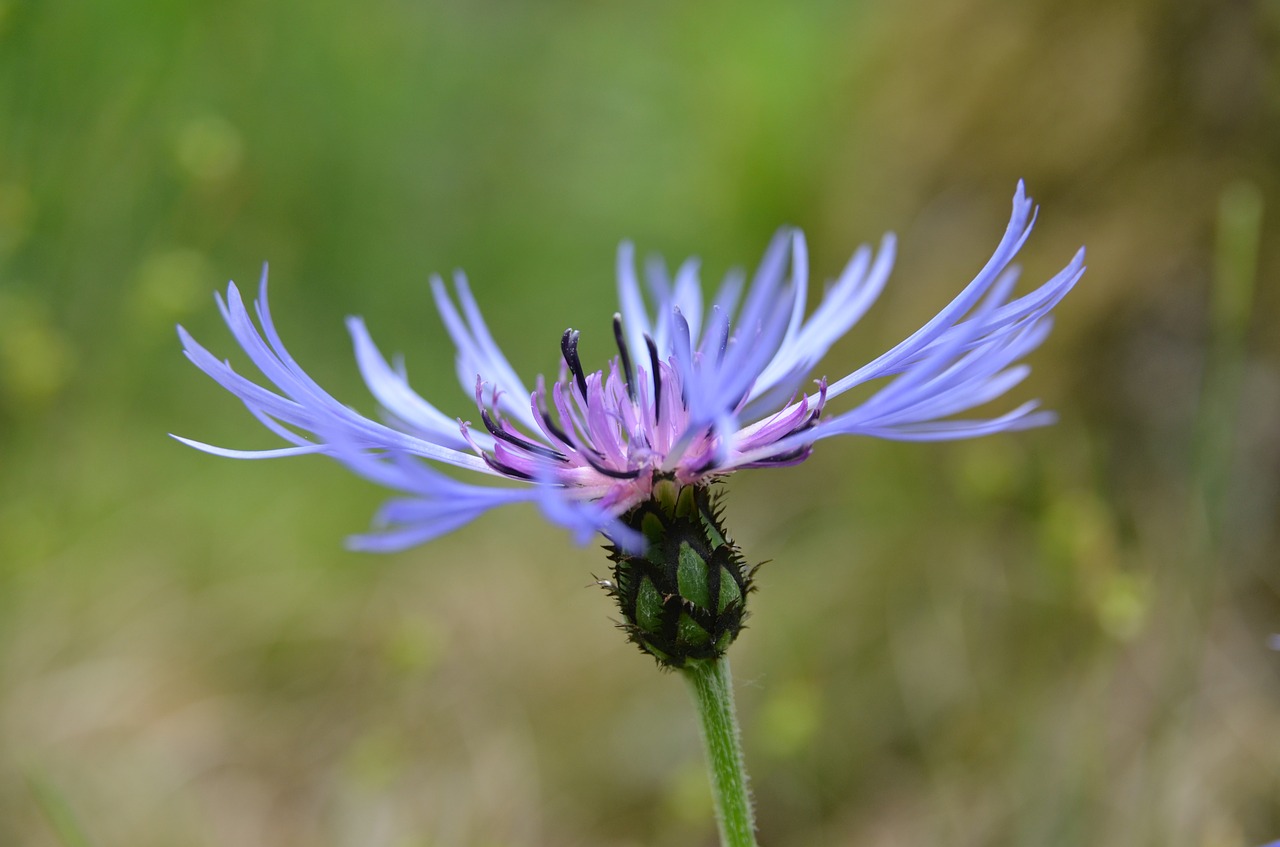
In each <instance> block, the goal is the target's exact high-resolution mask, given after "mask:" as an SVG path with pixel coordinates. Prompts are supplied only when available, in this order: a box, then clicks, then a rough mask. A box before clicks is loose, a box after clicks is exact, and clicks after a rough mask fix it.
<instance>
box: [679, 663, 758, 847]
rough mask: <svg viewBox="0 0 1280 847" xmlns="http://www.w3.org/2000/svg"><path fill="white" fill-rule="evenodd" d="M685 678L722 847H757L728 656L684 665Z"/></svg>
mask: <svg viewBox="0 0 1280 847" xmlns="http://www.w3.org/2000/svg"><path fill="white" fill-rule="evenodd" d="M684 677H685V679H687V680H688V681H689V687H690V688H692V689H693V698H694V700H695V701H696V702H697V704H698V717H699V718H700V719H701V721H702V741H703V743H704V745H705V746H706V748H707V769H708V770H709V771H710V776H711V794H712V796H713V797H714V799H715V804H716V824H717V825H718V826H719V828H720V844H721V847H756V834H755V830H756V827H755V818H754V816H753V815H752V812H751V794H750V792H748V791H747V772H746V768H745V767H743V763H742V745H741V743H740V740H739V737H738V717H737V713H736V712H735V711H734V707H733V676H732V675H731V674H730V673H729V660H728V659H727V658H721V659H716V660H714V661H709V662H708V661H701V662H690V663H689V664H688V665H686V666H685V668H684Z"/></svg>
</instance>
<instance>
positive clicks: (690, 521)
mask: <svg viewBox="0 0 1280 847" xmlns="http://www.w3.org/2000/svg"><path fill="white" fill-rule="evenodd" d="M622 520H623V522H624V523H626V525H627V526H628V527H630V528H631V529H634V530H637V531H639V532H641V533H643V535H644V537H645V540H646V541H647V542H648V547H647V549H646V551H645V554H644V556H634V555H629V554H627V553H625V552H623V551H622V550H621V549H619V548H617V547H612V548H610V555H609V558H610V560H611V561H612V562H613V565H614V566H613V580H612V581H610V582H607V583H604V585H605V587H606V588H608V589H609V592H610V593H611V594H612V595H613V596H614V597H615V598H616V599H617V601H618V608H619V609H621V610H622V615H623V618H624V619H625V622H624V623H623V628H624V629H625V630H626V631H627V633H628V635H629V636H630V637H631V640H632V641H634V642H635V643H636V644H638V645H639V646H640V649H642V650H644V651H645V652H647V653H650V654H651V655H653V656H654V657H655V658H656V659H657V660H658V661H659V662H660V663H661V664H664V665H667V666H669V667H676V668H680V667H684V666H685V664H686V663H687V662H688V661H689V660H691V659H695V660H696V659H717V658H719V657H720V656H722V655H724V651H725V650H726V649H727V648H728V647H729V645H730V644H732V643H733V640H734V639H735V638H737V637H738V633H739V632H741V631H742V624H743V621H744V620H745V619H746V610H745V606H746V596H747V594H748V593H749V592H750V591H751V590H752V584H751V582H752V581H751V577H752V573H753V572H754V568H748V567H747V566H746V565H744V564H743V561H742V555H741V553H740V552H739V550H738V547H737V545H736V544H734V543H733V541H732V540H731V539H730V538H729V537H728V535H727V534H726V533H725V531H724V527H723V525H722V524H721V522H720V515H719V512H718V510H717V509H716V508H715V506H714V505H713V503H712V498H711V492H710V490H709V488H708V487H707V486H703V485H687V486H684V487H679V486H677V484H676V483H675V482H674V481H673V480H669V479H664V480H660V481H659V482H658V483H657V484H655V485H654V488H653V498H652V499H650V500H648V501H646V502H644V503H642V504H641V505H639V506H637V507H635V508H634V509H632V510H631V511H630V512H628V513H627V514H626V515H624V516H623V518H622Z"/></svg>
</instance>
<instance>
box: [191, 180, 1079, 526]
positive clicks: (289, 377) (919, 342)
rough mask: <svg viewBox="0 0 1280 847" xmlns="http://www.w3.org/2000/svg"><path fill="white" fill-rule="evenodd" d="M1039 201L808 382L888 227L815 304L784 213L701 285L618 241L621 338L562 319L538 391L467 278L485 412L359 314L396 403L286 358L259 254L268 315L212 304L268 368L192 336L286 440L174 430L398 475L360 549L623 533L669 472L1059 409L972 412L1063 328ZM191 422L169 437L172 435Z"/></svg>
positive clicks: (963, 434) (462, 318)
mask: <svg viewBox="0 0 1280 847" xmlns="http://www.w3.org/2000/svg"><path fill="white" fill-rule="evenodd" d="M1033 223H1034V206H1033V204H1032V202H1031V200H1030V198H1028V197H1027V196H1026V194H1025V191H1024V188H1023V185H1022V183H1019V184H1018V188H1017V192H1016V193H1015V195H1014V198H1013V212H1012V215H1011V216H1010V219H1009V225H1008V227H1007V229H1006V230H1005V233H1004V236H1003V237H1002V238H1001V240H1000V243H999V244H998V245H997V247H996V250H995V252H994V253H993V255H992V256H991V258H990V260H989V261H988V262H987V263H986V265H985V266H984V267H983V268H982V270H981V271H979V272H978V275H977V276H976V277H974V279H973V280H972V281H971V282H970V283H969V284H968V285H966V286H965V287H964V288H963V289H962V290H961V291H960V293H959V294H958V295H957V296H956V297H955V299H954V300H952V301H951V302H950V303H949V304H947V305H946V306H945V307H944V308H943V309H942V310H941V311H940V312H938V313H937V314H936V315H935V316H934V317H933V318H931V319H930V320H929V321H928V322H927V323H926V324H925V325H924V326H922V327H920V328H919V329H918V330H916V331H915V332H913V333H912V334H911V335H910V336H908V337H907V338H906V339H904V340H903V341H902V342H901V343H899V344H897V345H896V346H894V347H893V348H892V349H890V350H888V351H887V352H885V353H883V354H882V355H880V356H879V357H877V358H876V359H874V360H873V361H871V362H869V363H867V364H865V365H863V366H862V367H860V368H858V369H856V370H854V371H853V372H851V373H848V374H847V375H845V376H841V377H840V378H838V379H835V380H834V381H828V380H827V379H826V378H825V377H821V378H818V379H817V380H816V381H811V380H813V374H814V369H815V368H816V367H817V366H818V363H819V362H820V361H821V359H822V358H823V356H824V355H825V354H826V352H827V351H828V350H829V349H830V347H831V346H832V345H833V344H834V343H835V342H836V341H837V340H838V339H840V338H841V337H842V336H843V335H844V334H845V333H846V332H848V331H849V329H850V328H851V327H852V326H853V325H854V324H855V323H857V322H858V320H859V319H861V318H862V316H863V315H864V314H865V313H866V311H867V310H868V309H869V308H870V306H871V305H872V303H873V302H874V301H875V300H876V298H877V296H878V295H879V293H880V291H881V289H882V288H883V287H884V284H885V282H886V280H887V279H888V276H889V271H890V268H891V267H892V264H893V257H894V249H895V241H894V238H893V236H891V235H890V236H886V237H885V238H884V239H883V240H882V242H881V244H880V248H879V250H878V251H875V252H874V253H873V251H872V250H871V249H870V248H869V247H865V246H864V247H862V248H860V249H859V250H858V251H857V252H856V253H855V254H854V255H853V257H852V259H851V260H850V261H849V263H848V264H847V265H846V267H845V268H844V270H843V272H842V273H841V274H840V276H839V277H838V278H837V279H836V280H835V281H834V282H833V283H831V284H830V286H829V287H828V288H827V290H826V292H825V294H824V295H823V296H822V298H821V300H820V301H819V302H818V303H817V305H816V307H815V308H814V309H813V310H812V311H811V312H809V311H808V303H807V299H806V298H807V295H808V259H807V252H806V247H805V241H804V237H803V235H802V234H801V233H800V232H799V231H797V230H794V229H782V230H780V231H779V232H778V234H777V235H776V236H775V237H774V238H773V240H772V242H771V243H770V245H769V247H768V249H767V250H766V251H765V255H764V258H763V259H762V261H761V263H760V265H759V268H758V269H757V271H756V273H755V274H754V276H753V277H752V279H751V280H750V282H749V284H748V283H747V281H746V280H745V278H744V277H742V276H740V275H730V276H729V277H728V278H727V279H726V280H725V282H724V283H723V284H722V285H721V286H720V288H719V289H718V290H717V292H716V293H715V295H714V296H713V297H711V299H710V300H704V294H703V289H702V286H701V284H700V283H699V280H698V269H697V265H696V263H694V262H693V261H689V262H686V263H685V264H684V265H682V266H681V267H680V268H679V269H678V270H677V272H676V274H675V276H674V278H670V277H669V275H668V274H667V272H666V270H665V268H663V267H662V266H661V265H652V266H650V267H649V268H648V271H649V272H648V274H647V277H648V278H647V290H644V289H642V287H641V284H640V282H639V281H638V278H637V275H636V271H635V262H634V255H633V251H632V248H631V245H629V244H626V243H624V244H623V245H622V247H621V248H620V249H619V251H618V269H617V276H618V283H617V284H618V297H619V301H620V305H621V308H620V313H619V314H618V315H615V316H614V322H613V331H614V335H615V338H616V341H617V346H618V355H617V356H615V357H613V358H612V359H611V360H610V361H609V362H608V363H607V364H606V366H605V368H604V369H603V370H597V371H593V372H588V371H587V370H586V369H585V368H584V366H583V364H582V362H581V360H580V359H579V356H578V349H577V348H578V333H577V332H576V331H573V330H569V331H566V332H565V333H564V335H563V336H562V337H561V352H562V356H563V364H562V366H561V368H560V373H559V374H558V376H557V377H556V378H555V379H554V380H553V381H550V382H548V381H547V380H546V379H544V378H542V377H539V378H538V379H537V381H536V382H535V384H534V388H533V390H532V391H531V390H529V388H528V387H527V386H526V385H525V383H524V382H522V381H521V379H520V376H519V375H518V374H517V373H516V371H515V369H514V368H512V366H511V364H510V362H509V361H508V360H507V358H506V357H505V356H504V355H503V354H502V351H501V350H500V349H499V347H498V345H497V344H496V343H495V342H494V339H493V337H492V336H491V335H490V333H489V330H488V328H487V327H486V325H485V322H484V318H483V317H482V316H481V313H480V309H479V307H478V306H477V303H476V300H475V298H474V297H473V296H472V294H471V290H470V288H469V287H468V285H467V282H466V280H465V279H464V278H463V277H462V276H461V274H459V275H457V276H456V278H455V280H454V285H453V290H452V292H450V290H449V289H448V287H447V286H446V285H445V284H444V282H443V281H442V280H441V279H439V278H434V279H433V280H432V283H431V287H432V293H433V295H434V298H435V302H436V306H437V308H438V310H439V312H440V315H441V318H442V320H443V322H444V326H445V329H446V331H447V332H448V333H449V336H450V337H451V338H452V340H453V342H454V344H455V345H456V347H457V351H458V354H457V362H456V365H457V373H458V378H459V381H460V382H461V384H462V387H463V389H464V390H465V391H466V392H467V393H468V394H470V395H472V396H473V397H474V398H475V402H476V405H477V408H478V417H479V425H473V424H472V423H470V422H467V421H462V420H459V419H455V418H452V417H450V416H449V415H448V414H446V413H444V412H442V411H441V410H440V409H438V408H437V407H436V406H435V405H434V404H432V403H431V402H429V401H428V400H426V399H425V398H423V397H422V396H421V395H419V394H418V393H417V392H415V391H414V390H413V389H412V388H411V387H410V386H409V383H408V380H407V377H406V375H405V373H404V369H403V367H400V366H398V365H393V364H392V363H390V362H388V361H387V359H386V357H384V356H383V354H382V353H381V351H380V350H379V349H378V347H377V346H376V345H375V344H374V342H373V340H372V338H371V337H370V335H369V333H368V331H367V330H366V328H365V325H364V323H363V321H361V320H360V319H359V318H354V317H353V318H350V319H349V320H348V322H347V328H348V331H349V332H350V335H351V338H352V341H353V344H354V347H355V356H356V362H357V364H358V366H359V368H360V372H361V375H362V376H363V377H364V380H365V382H366V383H367V385H368V387H369V390H370V392H371V393H372V394H373V395H374V397H375V398H376V399H377V401H378V403H379V404H380V405H381V407H382V412H383V416H382V417H383V421H384V422H379V421H375V420H373V419H370V418H368V417H366V416H364V415H362V414H360V413H358V412H356V411H354V410H353V409H351V408H350V407H349V406H347V405H345V404H344V403H342V402H340V401H338V400H337V399H335V398H334V397H332V396H331V395H330V394H329V393H327V392H326V391H325V390H324V389H323V388H321V387H320V385H319V384H317V383H316V382H315V381H314V380H313V379H311V377H310V376H308V375H307V373H306V372H305V371H304V370H303V369H302V368H301V367H300V366H299V365H298V364H297V362H295V361H294V359H293V357H292V356H290V355H289V352H288V350H287V349H286V348H285V346H284V343H283V342H282V341H281V339H280V336H279V334H278V333H277V331H276V328H275V324H274V322H273V321H272V318H271V312H270V309H269V307H268V304H267V275H266V270H265V268H264V270H263V275H262V280H261V283H260V288H259V294H258V298H257V300H256V301H254V303H253V315H256V318H257V321H256V322H255V321H254V317H253V316H251V314H250V311H249V307H248V306H247V305H246V304H245V302H244V300H243V299H242V298H241V296H240V292H239V290H238V289H237V288H236V286H235V284H234V283H232V284H230V285H228V287H227V291H226V297H225V299H224V298H223V297H221V296H219V297H218V306H219V308H220V309H221V311H222V315H223V318H224V319H225V320H226V322H227V325H228V326H229V327H230V329H231V332H232V334H233V335H234V337H235V339H236V341H237V342H238V343H239V345H240V346H241V347H242V348H243V349H244V351H245V353H247V354H248V356H249V358H250V360H251V361H252V362H253V364H254V365H255V366H256V367H257V368H258V369H259V370H260V371H261V373H262V376H263V377H265V378H266V381H267V382H268V383H270V386H271V387H265V386H264V385H263V384H259V383H258V382H255V381H254V380H252V379H249V378H247V377H245V376H243V375H241V374H240V373H238V372H236V371H235V370H233V369H232V367H231V365H230V363H229V362H226V361H223V360H220V359H218V358H217V357H215V356H214V355H213V354H211V353H210V352H209V351H208V350H206V349H205V348H204V347H203V346H201V345H200V344H199V343H198V342H197V341H196V340H195V339H194V338H192V337H191V335H190V334H189V333H187V332H186V330H184V329H183V328H182V327H179V328H178V333H179V336H180V337H181V339H182V343H183V347H184V350H185V352H186V355H187V357H188V358H189V359H191V361H192V362H194V363H195V364H196V366H197V367H199V368H200V369H201V370H202V371H204V372H205V373H207V374H208V375H209V376H211V377H212V378H213V379H214V380H215V381H216V382H218V384H219V385H221V386H223V387H224V388H226V389H227V390H228V391H230V392H231V393H232V394H234V395H235V396H236V397H237V398H239V399H240V401H241V402H243V403H244V405H245V406H246V407H247V408H248V409H249V411H250V413H252V414H253V415H254V417H256V418H257V419H258V420H259V421H261V422H262V423H263V425H264V426H266V427H267V428H268V429H269V430H271V431H272V432H273V433H275V434H276V435H277V436H279V437H280V438H281V439H282V440H283V441H284V442H286V444H287V445H288V446H285V447H281V448H277V449H270V450H261V451H246V450H230V449H226V448H222V447H215V446H212V445H209V444H204V443H201V442H198V441H193V440H190V439H187V438H178V440H179V441H182V442H183V443H185V444H188V445H190V446H192V447H195V448H197V449H200V450H203V451H205V452H209V453H213V454H215V455H220V456H229V457H232V458H274V457H280V456H292V455H299V454H307V453H322V454H325V455H327V456H330V457H331V458H333V459H336V460H337V461H339V462H341V463H343V464H344V465H346V466H347V467H348V468H350V469H351V470H352V471H354V472H355V473H357V474H359V475H360V476H363V477H365V478H367V479H369V480H371V481H373V482H375V483H377V484H379V485H383V486H385V487H387V488H390V489H393V490H395V491H398V492H400V493H401V495H403V496H401V497H398V498H396V499H394V500H391V501H389V502H388V503H386V504H385V505H384V506H383V507H382V508H381V509H380V510H379V512H378V514H377V515H376V517H375V520H374V528H373V530H372V531H371V532H370V533H368V534H364V535H358V536H355V537H354V538H353V539H351V544H352V546H353V547H355V548H357V549H365V550H380V551H391V550H401V549H404V548H407V547H410V546H413V545H415V544H420V543H423V542H426V541H429V540H431V539H433V538H435V537H437V536H439V535H442V534H444V533H447V532H449V531H451V530H453V529H456V528H457V527H459V526H462V525H463V524H465V523H467V522H469V521H471V520H473V519H475V518H476V517H478V516H479V515H481V514H482V513H484V512H486V511H488V510H490V509H493V508H495V507H497V506H503V505H507V504H510V503H517V502H533V503H536V504H537V505H538V506H539V507H540V508H541V509H542V511H543V513H544V514H545V515H546V516H547V518H548V519H550V520H551V521H553V522H555V523H557V524H560V525H562V526H565V527H567V528H568V529H570V530H571V531H572V532H573V533H574V535H575V537H576V539H577V540H578V541H579V542H580V543H585V542H586V541H588V540H590V539H591V538H592V537H593V536H594V535H595V534H596V533H597V532H599V533H603V534H604V535H605V536H607V537H608V538H609V539H610V541H611V542H612V543H613V544H614V545H616V546H617V547H618V548H620V549H621V550H640V549H642V548H643V547H644V544H645V542H644V539H643V536H642V535H641V533H640V532H639V531H637V529H635V528H634V526H629V525H628V524H627V522H626V521H625V520H624V518H625V517H626V516H627V515H629V514H633V513H634V510H635V509H636V508H637V507H638V506H640V505H641V504H643V503H646V502H649V501H650V500H651V499H652V498H653V496H654V490H655V486H658V485H661V484H663V483H664V482H665V481H668V480H669V481H672V482H674V483H675V484H676V485H677V486H681V487H684V486H692V487H697V488H701V487H704V486H705V485H706V484H709V483H710V482H712V481H715V480H717V479H720V478H723V477H724V476H725V475H727V474H730V473H732V472H733V471H736V470H739V469H743V468H763V467H778V466H784V465H792V464H797V463H799V462H801V461H804V460H805V459H806V458H808V456H809V455H810V453H811V452H812V450H813V446H814V444H815V443H816V442H818V441H820V440H822V439H824V438H828V437H830V436H833V435H870V436H876V437H879V438H889V439H897V440H914V441H936V440H946V439H956V438H970V437H974V436H980V435H987V434H990V433H995V432H1003V431H1010V430H1018V429H1026V428H1028V427H1035V426H1041V425H1044V424H1047V423H1050V422H1051V421H1052V419H1053V417H1052V415H1051V413H1048V412H1045V411H1041V410H1040V409H1039V408H1038V404H1037V403H1035V402H1028V403H1024V404H1022V405H1020V406H1018V407H1016V408H1014V409H1012V410H1011V411H1008V412H1006V413H1004V414H1001V415H999V416H997V417H991V418H981V417H980V418H975V419H968V418H960V417H957V416H959V415H963V414H964V413H966V412H968V411H969V410H971V409H974V408H977V407H979V406H982V405H984V404H986V403H988V402H990V401H993V400H996V399H997V398H999V397H1001V396H1002V395H1004V394H1005V393H1006V392H1007V391H1008V390H1009V389H1010V388H1012V387H1013V386H1014V385H1016V384H1017V383H1019V382H1020V381H1022V379H1023V378H1025V377H1026V375H1027V373H1028V371H1029V368H1028V366H1027V365H1025V364H1022V360H1023V358H1025V357H1026V355H1027V354H1028V353H1030V352H1031V351H1032V350H1034V349H1035V348H1036V347H1037V346H1039V345H1040V344H1041V343H1042V342H1043V341H1044V339H1045V337H1046V336H1047V335H1048V333H1049V330H1050V327H1051V324H1052V318H1051V312H1052V310H1053V308H1054V307H1055V306H1056V305H1057V304H1058V303H1059V302H1060V301H1061V300H1062V298H1063V297H1064V296H1065V295H1066V293H1067V292H1068V291H1070V290H1071V288H1072V286H1074V285H1075V283H1076V282H1077V280H1079V279H1080V276H1081V275H1082V274H1083V273H1084V250H1083V249H1081V250H1080V251H1078V252H1077V253H1076V254H1075V256H1074V257H1073V258H1072V259H1071V261H1070V262H1069V263H1068V264H1067V266H1066V267H1065V268H1063V269H1062V270H1061V271H1059V272H1058V273H1057V274H1055V275H1054V276H1053V277H1052V278H1051V279H1049V280H1048V281H1047V282H1045V283H1044V284H1043V285H1041V286H1040V287H1038V288H1036V289H1034V290H1033V291H1031V292H1030V293H1027V294H1024V295H1022V296H1020V297H1017V298H1012V299H1011V293H1012V290H1013V287H1014V284H1015V282H1016V280H1017V276H1018V269H1017V267H1016V266H1015V265H1013V264H1012V262H1013V259H1014V256H1015V255H1016V254H1017V252H1018V251H1019V249H1021V247H1022V245H1023V243H1024V242H1025V241H1026V239H1027V237H1028V236H1029V235H1030V232H1031V228H1032V225H1033ZM876 381H878V382H879V383H880V385H879V387H878V388H877V389H876V390H874V391H873V392H872V393H871V394H870V395H869V396H868V397H867V398H866V399H865V400H863V401H862V402H861V403H858V404H857V405H854V406H853V407H852V408H849V409H845V410H843V411H838V412H831V411H830V410H829V408H828V404H829V403H830V402H831V401H833V400H834V399H835V398H837V397H839V396H840V395H842V394H844V393H845V392H847V391H849V390H850V389H852V388H855V387H857V386H860V385H863V384H864V383H871V382H876ZM175 437H176V436H175ZM438 465H443V466H452V467H454V468H461V469H463V470H466V471H469V472H472V473H473V474H478V475H480V476H487V477H490V478H492V479H493V480H494V481H509V482H511V483H514V484H499V485H489V484H477V483H474V482H468V481H463V480H460V479H456V478H454V477H453V476H450V475H449V474H447V473H444V472H443V471H441V470H440V469H439V468H438V467H436V466H438Z"/></svg>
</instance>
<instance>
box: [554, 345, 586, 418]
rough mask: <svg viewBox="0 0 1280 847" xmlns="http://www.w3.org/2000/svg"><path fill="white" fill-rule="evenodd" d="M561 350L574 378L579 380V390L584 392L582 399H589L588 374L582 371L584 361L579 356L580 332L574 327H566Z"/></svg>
mask: <svg viewBox="0 0 1280 847" xmlns="http://www.w3.org/2000/svg"><path fill="white" fill-rule="evenodd" d="M560 352H561V354H563V355H564V363H565V364H566V365H568V366H569V370H571V371H572V372H573V378H574V379H575V380H577V382H578V391H579V392H581V394H582V399H583V400H585V399H587V375H586V374H585V373H583V371H582V361H581V360H580V359H579V358H578V332H577V330H573V329H566V330H565V331H564V335H563V336H561V337H560Z"/></svg>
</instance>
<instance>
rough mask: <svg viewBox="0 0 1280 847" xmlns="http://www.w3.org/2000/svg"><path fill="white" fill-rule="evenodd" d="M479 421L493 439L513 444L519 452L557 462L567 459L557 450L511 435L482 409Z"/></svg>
mask: <svg viewBox="0 0 1280 847" xmlns="http://www.w3.org/2000/svg"><path fill="white" fill-rule="evenodd" d="M480 420H482V421H484V428H485V429H487V430H489V434H490V435H492V436H493V437H494V438H500V439H502V440H503V441H505V442H507V443H508V444H514V445H515V446H516V447H519V448H520V449H521V450H527V451H529V452H530V453H533V454H535V455H537V456H542V457H543V458H546V459H555V460H556V461H557V462H563V461H566V460H567V458H568V457H567V456H565V454H563V453H561V452H560V451H559V450H553V449H551V448H550V447H545V446H543V445H541V444H535V443H534V442H532V441H528V440H526V439H523V438H521V437H520V436H518V435H512V434H511V433H509V432H507V431H506V430H504V429H502V428H501V427H499V426H498V425H497V424H496V423H494V421H493V418H491V417H489V413H488V411H486V410H484V409H481V410H480Z"/></svg>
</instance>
